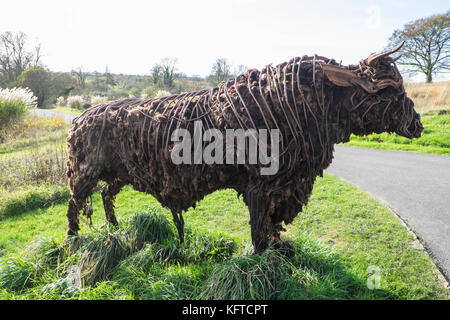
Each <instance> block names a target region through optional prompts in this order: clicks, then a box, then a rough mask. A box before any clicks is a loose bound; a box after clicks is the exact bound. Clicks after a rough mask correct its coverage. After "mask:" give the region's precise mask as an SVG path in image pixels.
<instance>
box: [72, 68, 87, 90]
mask: <svg viewBox="0 0 450 320" xmlns="http://www.w3.org/2000/svg"><path fill="white" fill-rule="evenodd" d="M72 74H73V75H74V76H75V79H76V80H77V85H78V87H79V88H80V89H81V90H84V88H86V78H87V76H88V73H87V72H86V71H83V67H82V66H80V67H78V68H77V69H76V70H75V69H74V70H72Z"/></svg>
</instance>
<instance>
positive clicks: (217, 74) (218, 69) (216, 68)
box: [209, 58, 231, 84]
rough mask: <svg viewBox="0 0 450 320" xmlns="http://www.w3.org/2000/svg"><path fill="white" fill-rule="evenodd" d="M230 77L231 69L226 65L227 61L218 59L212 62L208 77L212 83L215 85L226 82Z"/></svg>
mask: <svg viewBox="0 0 450 320" xmlns="http://www.w3.org/2000/svg"><path fill="white" fill-rule="evenodd" d="M230 77H231V67H230V65H229V64H228V61H227V59H225V58H219V59H217V60H216V62H214V65H213V66H212V69H211V74H210V76H209V78H210V79H212V81H213V82H214V83H215V84H217V83H219V82H220V81H223V80H226V79H228V78H230Z"/></svg>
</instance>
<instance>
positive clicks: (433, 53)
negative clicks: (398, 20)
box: [389, 11, 450, 82]
mask: <svg viewBox="0 0 450 320" xmlns="http://www.w3.org/2000/svg"><path fill="white" fill-rule="evenodd" d="M389 41H390V46H394V45H396V44H398V43H400V42H401V41H405V44H404V45H403V47H402V49H401V50H400V51H399V53H400V54H401V56H400V58H399V60H398V62H397V63H398V64H399V65H403V66H405V68H406V71H407V72H411V73H412V72H420V73H423V74H425V77H426V82H432V81H433V75H434V74H437V73H440V72H447V71H448V70H450V11H449V12H447V13H444V14H440V15H434V16H431V17H428V18H423V19H418V20H415V21H413V22H410V23H408V24H406V25H405V26H404V28H403V29H401V30H395V31H394V33H393V34H392V36H391V38H390V39H389Z"/></svg>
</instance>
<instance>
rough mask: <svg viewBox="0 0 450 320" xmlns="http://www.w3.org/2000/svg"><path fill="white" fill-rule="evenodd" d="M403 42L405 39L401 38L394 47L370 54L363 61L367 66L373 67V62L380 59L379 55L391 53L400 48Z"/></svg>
mask: <svg viewBox="0 0 450 320" xmlns="http://www.w3.org/2000/svg"><path fill="white" fill-rule="evenodd" d="M404 44H405V40H403V41H402V42H400V43H399V44H398V45H396V46H395V47H394V48H392V49H389V50H385V51H381V52H378V53H374V54H371V55H370V56H369V57H368V58H367V59H366V60H365V63H366V65H368V66H371V67H373V66H374V65H375V62H376V61H377V60H378V59H380V58H381V57H386V56H388V55H391V54H393V53H394V52H397V51H398V50H400V49H401V48H402V47H403V45H404Z"/></svg>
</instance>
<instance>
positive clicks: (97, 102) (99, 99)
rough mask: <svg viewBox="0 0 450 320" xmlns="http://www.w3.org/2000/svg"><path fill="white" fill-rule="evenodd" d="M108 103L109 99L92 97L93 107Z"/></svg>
mask: <svg viewBox="0 0 450 320" xmlns="http://www.w3.org/2000/svg"><path fill="white" fill-rule="evenodd" d="M107 101H108V97H102V96H92V97H91V105H93V106H95V105H97V104H102V103H106V102H107Z"/></svg>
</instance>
